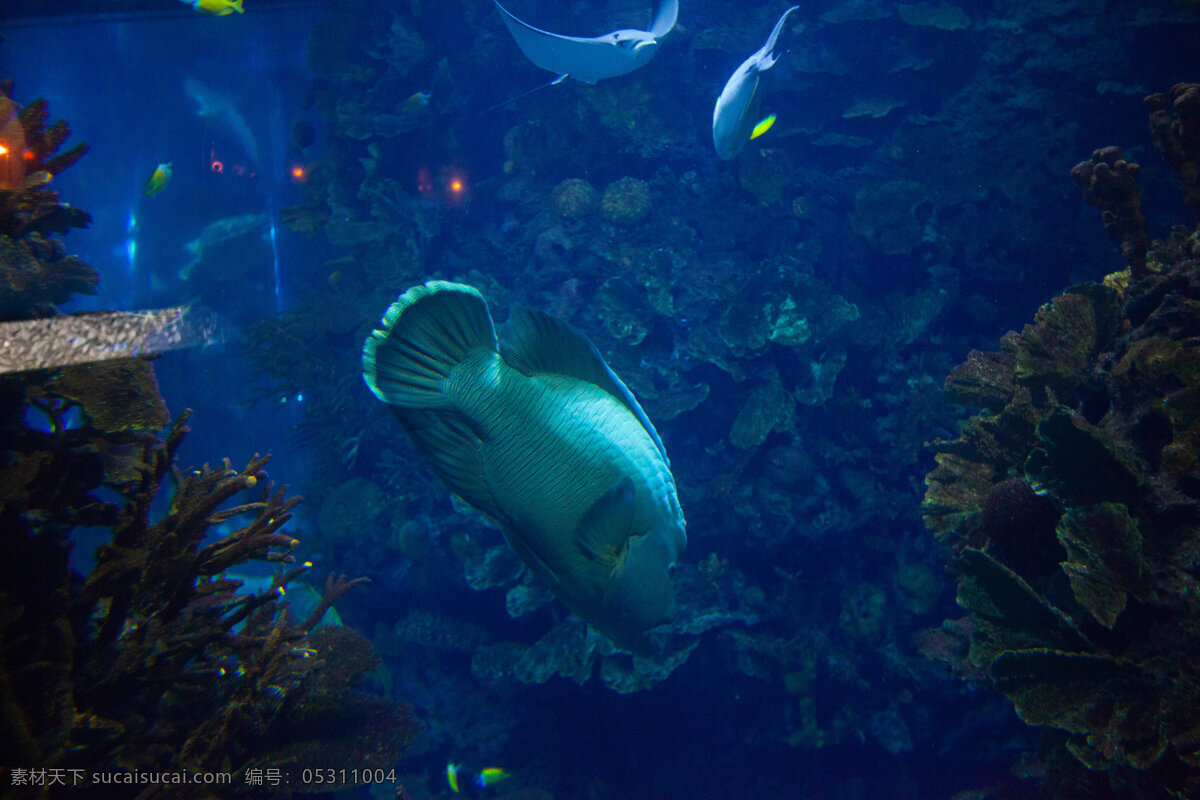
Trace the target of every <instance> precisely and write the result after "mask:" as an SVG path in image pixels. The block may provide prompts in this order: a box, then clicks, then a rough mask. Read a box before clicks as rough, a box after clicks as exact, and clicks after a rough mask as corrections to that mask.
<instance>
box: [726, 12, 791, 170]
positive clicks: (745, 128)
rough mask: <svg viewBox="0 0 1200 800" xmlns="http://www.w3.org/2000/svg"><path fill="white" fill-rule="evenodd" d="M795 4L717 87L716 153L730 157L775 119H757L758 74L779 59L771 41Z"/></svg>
mask: <svg viewBox="0 0 1200 800" xmlns="http://www.w3.org/2000/svg"><path fill="white" fill-rule="evenodd" d="M799 7H800V6H792V7H791V8H789V9H788V10H787V11H785V12H783V16H781V17H780V18H779V22H776V23H775V28H774V30H772V31H771V35H770V37H768V38H767V43H766V44H764V45H763V46H762V48H761V49H759V50H758V52H756V53H755V54H754V55H752V56H750V57H749V58H747V59H746V60H745V61H743V62H742V65H741V66H740V67H738V68H737V69H736V70H734V73H733V75H731V76H729V80H728V81H727V82H726V83H725V88H724V89H722V90H721V96H720V97H718V98H717V105H716V107H714V108H713V146H714V147H716V148H717V155H718V156H720V157H721V158H724V159H729V158H733V157H734V156H736V155H737V154H738V153H740V152H742V148H743V147H745V146H746V144H747V142H749V141H750V140H751V139H754V138H756V137H758V136H761V135H763V134H764V133H766V132H767V131H768V130H770V128H771V126H772V125H773V124H774V123H775V115H774V114H772V115H771V116H769V117H767V118H766V119H763V120H759V119H758V106H759V102H760V99H761V98H760V96H759V94H758V77H759V75H761V74H762V73H763V72H766V71H767V70H769V69H770V68H771V67H773V66H775V62H776V61H778V60H779V53H778V52H776V51H775V42H776V41H777V40H778V39H779V32H780V31H781V30H783V23H784V21H785V20H786V19H787V18H788V14H791V13H792V12H793V11H795V10H796V9H797V8H799Z"/></svg>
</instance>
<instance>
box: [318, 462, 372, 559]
mask: <svg viewBox="0 0 1200 800" xmlns="http://www.w3.org/2000/svg"><path fill="white" fill-rule="evenodd" d="M386 505H387V497H386V496H385V495H384V493H383V489H381V488H380V487H379V484H377V483H375V482H374V481H372V480H369V479H367V478H351V479H350V480H348V481H345V482H344V483H341V484H339V485H338V486H336V487H334V489H333V490H332V491H331V492H330V493H329V496H328V497H326V498H325V502H324V503H322V504H321V512H320V514H318V515H317V525H318V526H319V527H320V530H321V534H322V535H323V536H325V537H326V539H327V541H328V542H329V543H330V544H331V545H337V544H338V543H343V544H346V543H351V542H353V541H355V540H357V539H359V538H361V537H363V536H369V535H371V532H372V530H373V527H374V525H375V522H376V520H378V519H379V517H380V515H382V514H383V511H384V508H385V506H386Z"/></svg>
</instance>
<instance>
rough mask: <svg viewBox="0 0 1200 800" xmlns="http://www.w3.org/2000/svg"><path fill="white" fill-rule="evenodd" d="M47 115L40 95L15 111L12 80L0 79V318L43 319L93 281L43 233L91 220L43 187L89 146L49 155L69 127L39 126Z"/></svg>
mask: <svg viewBox="0 0 1200 800" xmlns="http://www.w3.org/2000/svg"><path fill="white" fill-rule="evenodd" d="M47 116H48V113H47V108H46V101H45V100H35V101H34V102H32V103H30V104H29V105H28V106H26V107H25V108H24V109H22V108H21V107H20V106H18V105H17V104H16V103H15V102H13V100H12V82H11V81H6V82H4V83H2V84H0V320H10V319H28V318H29V317H31V316H45V315H46V314H47V313H48V312H49V310H50V308H51V307H52V305H53V304H55V303H62V302H65V301H66V300H68V299H70V297H71V296H72V295H73V294H77V293H87V294H91V293H92V292H93V287H94V286H95V285H96V282H97V281H98V280H99V276H98V275H97V274H96V272H95V270H93V269H92V268H91V267H89V266H88V265H87V264H85V263H83V262H82V261H80V260H79V259H77V258H73V257H71V256H68V255H66V250H65V248H63V246H62V243H61V242H59V241H57V240H55V239H52V238H49V235H50V234H52V233H66V232H67V230H69V229H70V228H83V227H86V226H87V225H88V223H89V222H91V219H92V218H91V215H89V214H88V213H87V212H84V211H81V210H79V209H77V208H72V207H71V206H69V205H67V204H65V203H60V202H59V201H58V194H57V192H54V191H51V190H50V189H47V188H45V185H46V183H47V182H49V180H50V179H51V178H52V177H53V176H54V175H57V174H58V173H60V172H62V171H63V170H64V169H66V168H67V167H69V166H71V165H72V164H74V163H75V162H76V161H78V160H79V159H80V158H81V157H82V156H83V154H84V153H86V152H87V148H88V146H87V144H86V143H84V144H80V145H77V146H76V147H74V148H72V149H71V150H68V151H67V152H65V153H62V154H60V155H57V156H56V155H54V153H55V152H56V151H57V150H58V148H59V147H60V146H61V145H62V143H63V142H64V141H66V139H67V137H68V136H70V134H71V128H70V126H69V125H67V123H66V122H63V121H62V120H59V121H58V122H56V123H54V124H53V125H51V126H49V127H46V119H47Z"/></svg>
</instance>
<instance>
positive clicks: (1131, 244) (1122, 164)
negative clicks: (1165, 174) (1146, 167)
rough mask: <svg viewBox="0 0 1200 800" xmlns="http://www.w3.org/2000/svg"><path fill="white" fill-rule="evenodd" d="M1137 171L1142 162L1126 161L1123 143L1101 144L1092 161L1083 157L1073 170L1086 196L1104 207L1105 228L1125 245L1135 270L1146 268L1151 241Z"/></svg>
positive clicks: (1097, 205) (1113, 237)
mask: <svg viewBox="0 0 1200 800" xmlns="http://www.w3.org/2000/svg"><path fill="white" fill-rule="evenodd" d="M1137 174H1138V165H1137V164H1133V163H1130V162H1128V161H1126V160H1125V154H1124V152H1123V151H1122V150H1121V148H1119V147H1104V148H1101V149H1100V150H1097V151H1095V152H1094V153H1092V159H1091V161H1080V162H1079V163H1078V164H1076V165H1075V166H1074V168H1072V170H1071V177H1072V178H1074V180H1075V183H1077V184H1079V188H1080V189H1082V190H1083V199H1084V200H1086V201H1087V202H1088V203H1089V204H1090V205H1093V206H1096V207H1097V208H1099V209H1100V215H1101V217H1102V218H1103V219H1104V229H1105V230H1106V231H1108V235H1109V236H1110V237H1111V238H1112V240H1113V241H1114V242H1116V243H1117V244H1119V245H1120V246H1121V254H1122V255H1124V256H1125V259H1126V260H1127V261H1128V262H1129V265H1130V266H1131V267H1133V270H1134V273H1135V274H1136V273H1139V272H1141V271H1144V270H1145V268H1146V248H1147V247H1148V246H1149V244H1150V234H1148V233H1147V232H1146V218H1145V217H1143V216H1142V190H1141V188H1140V187H1139V186H1138V185H1137Z"/></svg>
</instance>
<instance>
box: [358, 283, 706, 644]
mask: <svg viewBox="0 0 1200 800" xmlns="http://www.w3.org/2000/svg"><path fill="white" fill-rule="evenodd" d="M381 325H382V327H381V328H379V329H377V330H375V331H374V332H373V333H372V334H371V336H370V337H369V338H368V339H367V341H366V344H365V345H364V347H363V378H364V379H365V380H366V382H367V386H368V387H370V389H371V391H372V392H373V393H374V394H375V396H376V397H378V398H379V399H380V400H382V401H383V402H385V403H388V404H389V405H391V406H392V410H393V411H394V412H395V414H396V416H397V417H398V418H399V420H400V422H401V424H403V426H404V428H405V430H407V431H408V434H409V436H411V437H412V440H413V442H414V443H415V444H416V446H417V448H418V449H419V450H420V451H421V452H422V453H423V454H424V455H425V457H426V458H427V459H428V460H429V464H430V466H431V467H432V468H433V470H434V472H436V473H437V474H438V476H439V477H440V478H441V479H442V480H443V481H444V482H445V484H446V485H447V486H448V487H449V488H450V489H451V491H453V492H455V493H456V494H458V495H459V496H460V497H462V498H463V499H464V500H466V501H467V502H469V503H470V504H471V505H473V506H475V507H476V508H478V509H479V510H481V511H483V512H485V513H487V514H488V515H490V516H491V517H493V518H494V519H496V520H497V521H498V522H499V523H500V526H501V528H502V530H503V531H504V536H505V538H506V539H507V541H508V543H509V545H510V546H511V547H512V549H513V550H514V551H516V553H517V555H518V556H520V557H521V560H522V561H524V562H525V564H526V565H528V567H529V568H530V569H531V570H533V572H534V573H536V574H537V575H539V576H540V577H541V578H542V579H543V580H545V581H546V582H547V583H548V584H549V585H550V587H551V588H552V589H553V591H554V593H555V595H556V596H557V597H558V598H559V599H560V600H562V602H563V603H565V604H566V605H567V607H568V608H570V609H571V610H572V611H574V612H575V613H577V614H578V615H579V616H580V617H582V618H583V619H584V620H586V621H587V622H589V623H590V624H591V625H592V626H593V627H595V628H596V629H597V630H599V631H601V632H602V633H604V634H605V635H607V636H608V637H609V638H610V639H612V640H613V641H614V642H615V643H616V644H617V645H619V646H621V647H623V648H625V649H627V650H630V651H632V652H635V653H642V654H645V653H649V652H651V651H652V650H653V647H652V646H651V642H650V639H649V637H648V636H647V632H648V631H649V630H650V629H651V628H654V627H657V626H659V625H662V624H664V623H666V622H669V621H670V620H671V618H672V616H673V615H674V609H675V590H674V583H673V580H672V573H673V572H674V568H675V560H676V559H677V558H678V557H679V555H680V554H681V553H682V552H683V549H684V546H685V544H686V542H687V537H686V535H685V533H684V520H683V511H682V509H681V508H680V506H679V499H678V497H677V496H676V493H675V480H674V478H672V476H671V469H670V465H669V463H668V462H667V455H666V451H665V450H664V449H663V445H662V442H661V441H660V440H659V438H658V434H657V433H655V431H654V426H653V425H651V424H650V420H649V419H647V418H646V415H645V413H643V411H642V409H641V406H639V405H638V403H637V400H635V399H634V397H633V395H632V394H631V393H630V392H629V390H628V389H627V388H626V387H625V384H624V383H622V382H621V379H620V378H618V377H617V376H616V375H615V374H614V373H613V371H612V370H611V369H609V368H608V365H607V364H605V363H604V359H603V358H602V357H601V356H600V353H599V352H598V351H597V350H596V348H595V347H594V346H593V345H592V344H591V342H589V341H588V340H587V339H586V338H585V337H584V336H583V334H581V333H579V332H578V331H576V330H575V329H574V328H571V327H570V326H568V325H567V324H566V323H563V322H560V321H558V320H556V319H554V318H552V317H548V316H546V315H545V314H541V313H538V312H536V311H533V310H530V309H527V308H514V309H513V311H512V314H511V316H510V317H509V320H508V322H507V323H506V324H505V325H504V327H503V328H502V329H501V332H500V336H499V337H497V336H496V332H495V328H494V326H493V325H492V317H491V314H490V313H489V312H488V307H487V303H486V302H485V301H484V299H483V296H482V295H481V294H480V293H479V292H478V291H477V290H476V289H474V288H472V287H470V286H464V285H462V284H456V283H446V282H443V281H433V282H430V283H426V284H425V285H424V286H415V287H413V288H411V289H409V290H408V291H407V292H405V293H404V294H403V295H401V296H400V298H399V299H398V300H397V301H396V302H395V303H393V304H392V305H391V307H390V308H388V310H387V313H386V314H384V316H383V321H382V323H381Z"/></svg>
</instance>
